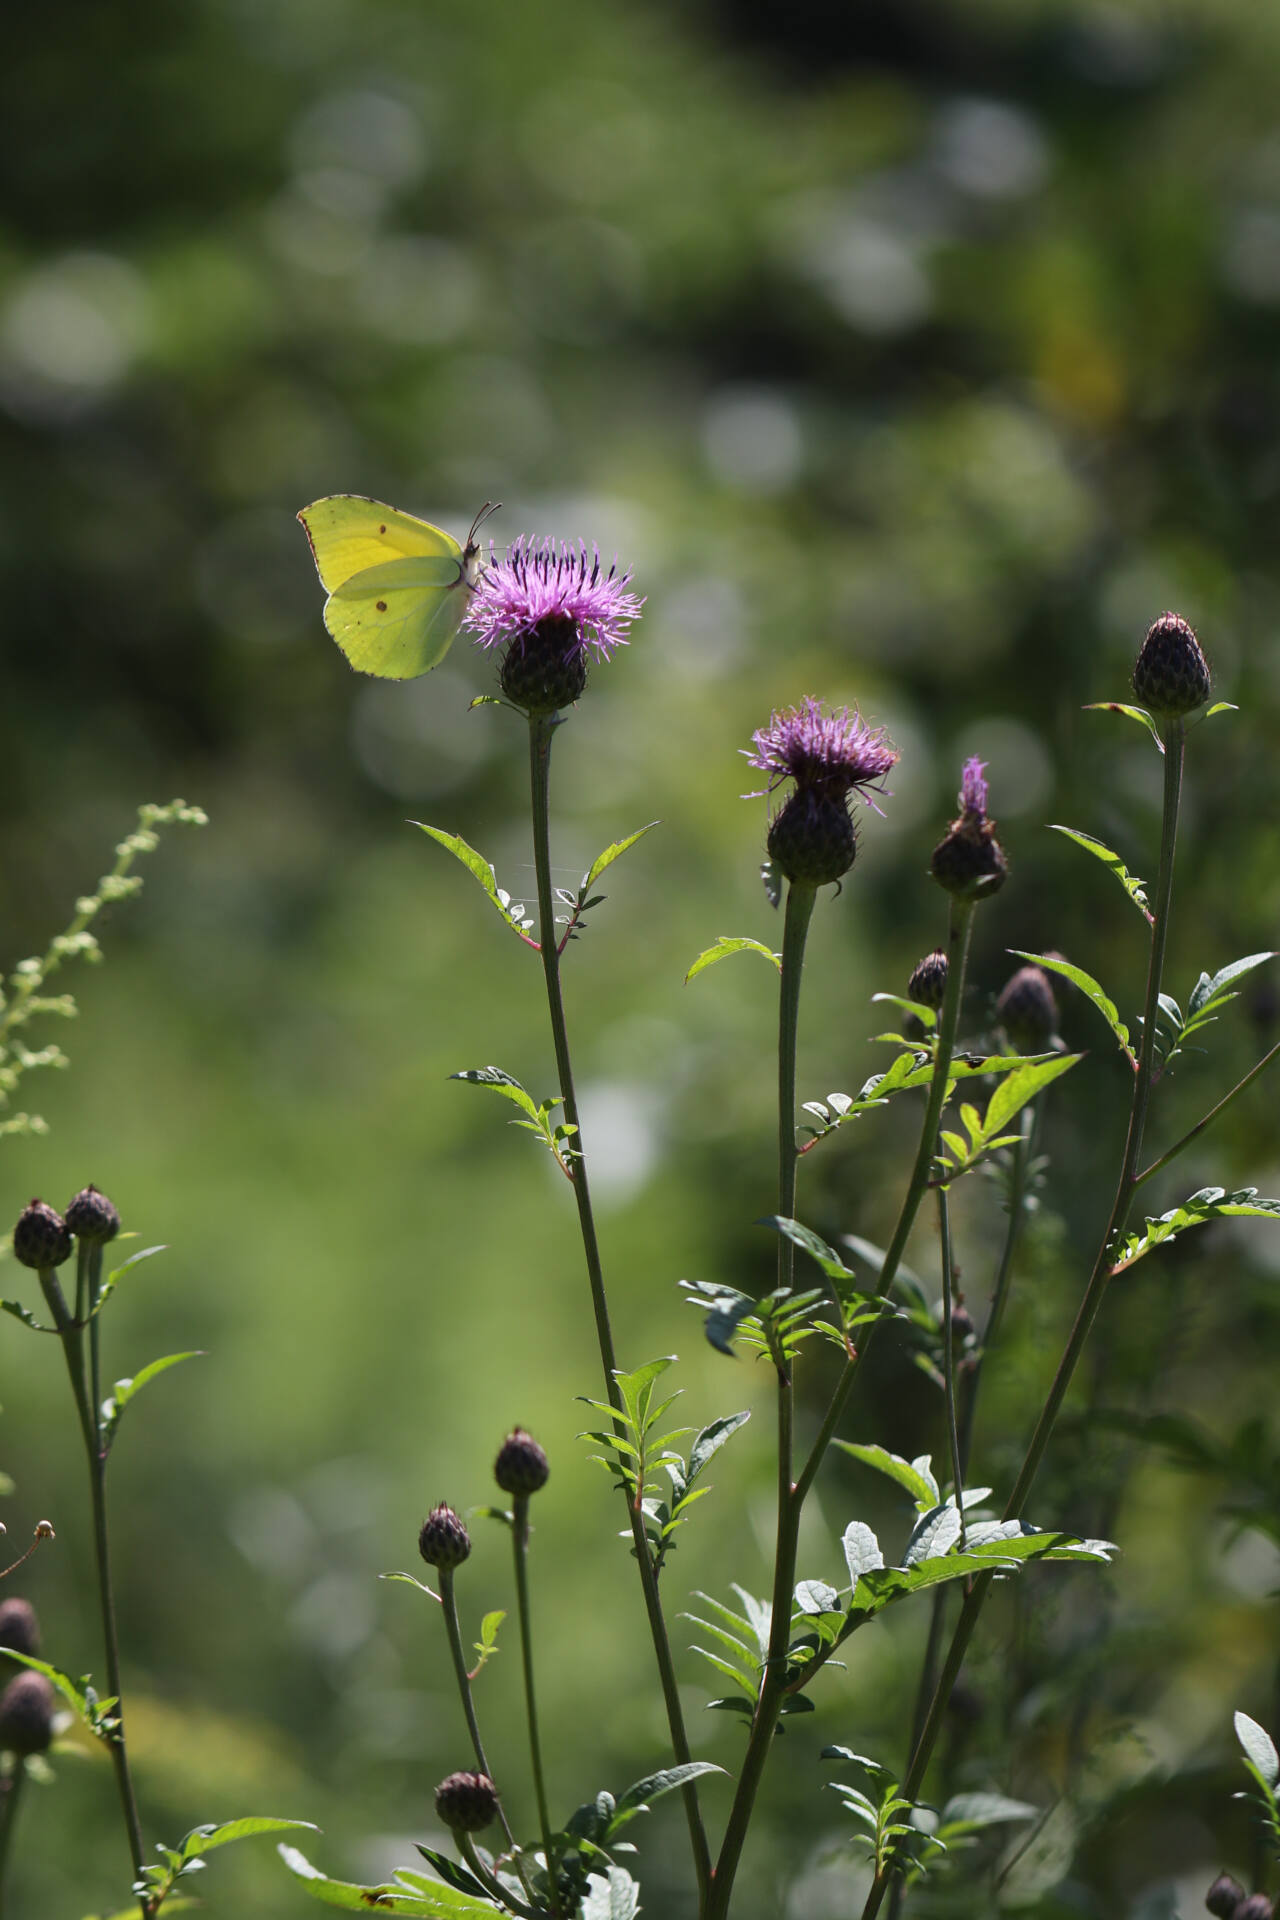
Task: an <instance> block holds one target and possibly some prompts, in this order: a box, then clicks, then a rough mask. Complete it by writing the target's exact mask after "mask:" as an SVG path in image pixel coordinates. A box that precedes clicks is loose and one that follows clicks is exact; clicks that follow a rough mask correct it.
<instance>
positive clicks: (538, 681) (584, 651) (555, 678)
mask: <svg viewBox="0 0 1280 1920" xmlns="http://www.w3.org/2000/svg"><path fill="white" fill-rule="evenodd" d="M630 581H631V575H630V574H629V573H619V572H618V568H617V564H616V562H615V564H614V565H613V566H611V567H609V568H607V569H606V568H605V566H604V565H603V563H602V561H601V559H600V554H599V552H598V550H597V549H596V548H594V547H593V548H592V549H591V551H590V552H588V551H587V548H586V546H585V544H583V543H581V542H580V543H579V544H578V546H577V547H570V546H566V545H564V544H563V542H560V541H555V540H542V541H533V540H524V539H522V540H517V541H516V543H515V545H514V546H511V547H509V548H508V549H507V552H506V555H505V557H504V558H503V559H501V560H498V559H494V558H493V557H492V556H491V557H490V561H489V564H488V565H487V566H486V567H485V569H484V571H483V573H482V574H481V576H480V579H479V581H478V582H477V584H476V589H475V592H474V593H473V594H472V596H471V604H470V606H469V607H468V609H467V612H466V615H465V616H464V622H463V624H464V626H465V627H466V629H467V631H468V632H469V633H470V634H471V635H472V637H473V638H474V639H475V641H476V643H477V645H479V646H481V647H485V648H492V647H501V648H503V649H504V651H503V656H502V661H501V665H500V667H499V678H500V680H501V683H502V690H503V692H504V693H505V694H506V696H507V698H508V699H509V700H510V701H512V702H513V704H514V705H516V706H518V707H522V708H524V710H525V711H526V712H528V713H553V712H554V711H555V710H556V709H557V708H558V707H564V706H570V705H572V703H573V702H574V701H575V700H576V699H577V698H578V697H579V695H580V694H581V693H582V691H583V688H584V687H585V686H586V684H587V664H588V660H589V658H590V657H591V656H592V655H594V656H595V658H596V659H597V660H608V659H610V658H611V656H612V654H613V652H614V649H615V648H617V647H623V646H626V644H627V641H628V639H629V638H630V628H631V625H632V623H633V622H634V621H635V620H637V619H639V617H640V609H641V607H642V605H643V604H644V603H643V601H642V600H641V599H640V597H639V596H638V595H637V594H634V593H631V592H629V591H628V589H629V586H630Z"/></svg>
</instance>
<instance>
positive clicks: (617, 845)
mask: <svg viewBox="0 0 1280 1920" xmlns="http://www.w3.org/2000/svg"><path fill="white" fill-rule="evenodd" d="M661 824H662V822H661V821H660V820H651V821H650V822H649V824H648V826H647V827H637V829H636V831H635V832H634V833H629V834H628V835H627V837H626V839H625V840H615V841H614V842H613V844H612V845H611V846H608V847H606V848H605V850H604V852H603V853H600V854H597V855H596V858H595V859H594V860H593V861H592V862H591V865H590V867H589V868H588V869H587V872H586V875H585V877H584V879H583V882H582V891H583V893H586V892H587V891H588V890H589V889H590V888H591V887H594V885H595V884H596V881H597V880H598V879H599V878H600V875H601V874H602V873H603V872H604V870H605V868H606V867H611V866H612V865H613V863H614V861H615V860H617V859H618V858H619V857H620V856H621V855H622V854H624V853H626V851H627V849H628V848H629V847H634V845H635V844H636V841H637V840H643V839H644V836H645V835H646V833H652V832H653V830H654V828H655V827H658V826H661Z"/></svg>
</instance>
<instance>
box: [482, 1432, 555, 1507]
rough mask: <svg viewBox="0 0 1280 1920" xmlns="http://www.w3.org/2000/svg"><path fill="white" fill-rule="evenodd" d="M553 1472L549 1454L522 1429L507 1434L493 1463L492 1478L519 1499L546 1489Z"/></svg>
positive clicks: (503, 1489) (504, 1490) (505, 1490)
mask: <svg viewBox="0 0 1280 1920" xmlns="http://www.w3.org/2000/svg"><path fill="white" fill-rule="evenodd" d="M550 1472H551V1468H550V1467H549V1466H548V1465H547V1456H546V1454H545V1453H544V1452H543V1451H542V1448H541V1447H540V1446H539V1445H538V1443H537V1441H536V1440H535V1439H534V1437H533V1435H532V1434H530V1433H526V1432H525V1430H524V1428H523V1427H516V1428H515V1429H514V1431H513V1432H511V1433H509V1434H508V1435H507V1437H506V1439H505V1440H504V1441H503V1443H502V1445H501V1446H500V1447H499V1449H498V1457H497V1459H496V1460H495V1461H494V1463H493V1477H494V1479H495V1480H496V1481H497V1483H498V1485H499V1486H500V1487H501V1488H502V1491H503V1492H504V1493H510V1494H513V1495H515V1496H517V1497H520V1496H523V1497H525V1498H527V1497H528V1495H529V1494H531V1493H537V1491H538V1489H539V1487H545V1486H546V1484H547V1478H548V1475H549V1474H550Z"/></svg>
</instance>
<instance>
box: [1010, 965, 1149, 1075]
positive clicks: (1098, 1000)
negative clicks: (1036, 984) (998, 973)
mask: <svg viewBox="0 0 1280 1920" xmlns="http://www.w3.org/2000/svg"><path fill="white" fill-rule="evenodd" d="M1009 951H1010V953H1012V954H1013V955H1014V956H1015V958H1017V959H1019V960H1030V961H1032V962H1033V963H1034V964H1035V965H1036V966H1037V967H1044V968H1046V969H1047V970H1048V971H1049V972H1050V973H1060V974H1061V975H1062V977H1063V979H1064V980H1070V982H1071V984H1072V986H1074V987H1079V989H1080V991H1081V993H1082V994H1083V995H1084V996H1085V998H1086V1000H1092V1002H1093V1004H1094V1006H1095V1007H1096V1008H1097V1009H1098V1012H1099V1013H1100V1014H1101V1015H1102V1017H1103V1019H1104V1020H1105V1021H1106V1023H1107V1025H1108V1026H1109V1027H1110V1029H1111V1031H1112V1033H1114V1035H1115V1037H1116V1039H1117V1040H1118V1041H1119V1042H1120V1045H1121V1047H1122V1049H1123V1050H1124V1052H1125V1054H1126V1055H1127V1057H1128V1060H1129V1064H1130V1066H1132V1067H1136V1066H1137V1064H1138V1063H1137V1061H1136V1060H1135V1058H1134V1054H1133V1049H1132V1047H1131V1046H1130V1045H1129V1029H1128V1027H1126V1026H1125V1024H1124V1021H1123V1020H1122V1019H1121V1018H1120V1015H1119V1013H1118V1012H1117V1011H1116V1005H1115V1002H1114V1000H1112V999H1110V998H1109V997H1108V995H1107V994H1106V993H1105V992H1104V991H1103V989H1102V988H1101V987H1100V986H1099V985H1098V982H1097V981H1096V980H1095V979H1094V978H1093V976H1092V974H1088V973H1086V972H1085V970H1084V968H1083V967H1073V966H1072V964H1071V962H1070V961H1069V960H1056V959H1053V958H1052V957H1051V956H1050V955H1049V954H1045V953H1023V951H1022V950H1021V948H1019V947H1010V949H1009Z"/></svg>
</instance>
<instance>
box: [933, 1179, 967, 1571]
mask: <svg viewBox="0 0 1280 1920" xmlns="http://www.w3.org/2000/svg"><path fill="white" fill-rule="evenodd" d="M938 1238H939V1240H940V1241H941V1243H942V1382H943V1389H944V1395H945V1399H946V1408H947V1444H948V1446H949V1447H950V1449H951V1483H952V1487H953V1489H954V1492H955V1502H956V1506H957V1507H958V1508H959V1510H960V1547H961V1551H963V1549H964V1499H963V1495H964V1461H963V1460H962V1459H961V1457H960V1428H959V1426H958V1424H957V1422H956V1344H955V1341H954V1339H953V1338H952V1334H951V1312H952V1308H953V1307H954V1305H955V1292H956V1270H955V1256H954V1252H953V1249H952V1245H951V1209H950V1207H949V1206H948V1204H947V1189H946V1188H945V1187H939V1188H938Z"/></svg>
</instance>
